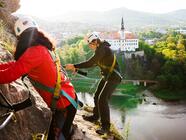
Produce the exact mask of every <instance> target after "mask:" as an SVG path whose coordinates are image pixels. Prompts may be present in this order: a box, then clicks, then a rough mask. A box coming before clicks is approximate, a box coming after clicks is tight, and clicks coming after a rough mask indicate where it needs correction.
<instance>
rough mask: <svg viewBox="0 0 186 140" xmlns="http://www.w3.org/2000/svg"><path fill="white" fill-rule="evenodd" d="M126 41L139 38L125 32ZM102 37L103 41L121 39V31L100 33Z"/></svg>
mask: <svg viewBox="0 0 186 140" xmlns="http://www.w3.org/2000/svg"><path fill="white" fill-rule="evenodd" d="M124 33H125V39H137V37H136V36H135V35H134V34H133V33H132V32H129V31H124ZM99 35H100V37H101V38H102V39H121V31H112V32H100V34H99Z"/></svg>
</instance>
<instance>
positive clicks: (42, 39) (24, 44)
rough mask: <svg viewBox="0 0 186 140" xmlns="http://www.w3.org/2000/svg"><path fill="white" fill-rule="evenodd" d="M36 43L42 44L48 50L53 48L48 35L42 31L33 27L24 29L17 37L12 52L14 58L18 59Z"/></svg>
mask: <svg viewBox="0 0 186 140" xmlns="http://www.w3.org/2000/svg"><path fill="white" fill-rule="evenodd" d="M37 45H42V46H44V47H46V48H47V49H49V50H53V49H54V45H53V43H52V41H51V40H50V39H49V37H46V35H45V34H44V33H43V32H41V31H38V29H37V28H35V27H33V28H28V29H26V30H25V31H24V32H23V33H22V34H21V35H20V36H19V38H18V43H17V47H16V51H15V53H14V58H15V60H18V59H19V58H20V56H21V55H22V54H23V53H24V52H25V51H26V50H27V49H28V48H30V47H34V46H37Z"/></svg>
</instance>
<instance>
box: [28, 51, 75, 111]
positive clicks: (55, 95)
mask: <svg viewBox="0 0 186 140" xmlns="http://www.w3.org/2000/svg"><path fill="white" fill-rule="evenodd" d="M49 52H50V55H51V57H52V59H53V61H54V63H55V64H56V72H57V79H56V85H55V88H53V87H49V86H46V85H44V84H42V83H40V82H38V81H35V80H33V79H32V78H31V77H28V78H29V79H30V81H31V83H32V84H33V86H34V87H36V88H38V89H41V90H45V91H47V92H49V93H52V94H53V98H52V101H51V105H50V107H51V110H52V111H53V112H55V110H56V104H57V101H58V99H59V98H60V97H61V96H65V97H66V98H67V99H68V100H69V101H70V102H71V104H72V105H73V106H74V107H75V108H76V109H77V108H78V103H77V102H76V101H75V100H74V99H73V98H72V97H70V96H69V95H68V94H67V93H66V92H65V91H64V90H61V74H60V59H59V57H58V56H57V54H56V53H55V52H54V51H52V52H51V51H49ZM66 80H67V81H68V80H69V79H66ZM67 81H64V82H67Z"/></svg>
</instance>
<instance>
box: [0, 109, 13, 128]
mask: <svg viewBox="0 0 186 140" xmlns="http://www.w3.org/2000/svg"><path fill="white" fill-rule="evenodd" d="M13 115H14V112H10V114H9V115H8V117H7V118H6V120H5V121H4V122H3V123H2V124H1V125H0V130H1V129H3V128H4V127H5V126H6V125H7V124H8V122H9V121H10V120H11V118H12V117H13Z"/></svg>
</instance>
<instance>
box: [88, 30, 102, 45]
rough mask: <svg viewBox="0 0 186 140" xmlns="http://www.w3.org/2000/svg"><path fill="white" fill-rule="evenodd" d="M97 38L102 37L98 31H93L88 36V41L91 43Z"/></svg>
mask: <svg viewBox="0 0 186 140" xmlns="http://www.w3.org/2000/svg"><path fill="white" fill-rule="evenodd" d="M96 39H100V37H99V35H98V33H96V32H93V33H91V34H90V35H89V36H88V39H87V41H88V43H91V42H92V41H93V40H96Z"/></svg>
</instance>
